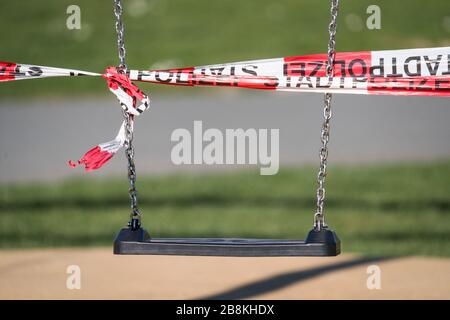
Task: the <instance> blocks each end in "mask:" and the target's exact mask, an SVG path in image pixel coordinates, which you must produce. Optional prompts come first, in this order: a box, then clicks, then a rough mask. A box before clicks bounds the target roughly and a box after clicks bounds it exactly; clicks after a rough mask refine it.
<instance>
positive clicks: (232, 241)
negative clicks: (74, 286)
mask: <svg viewBox="0 0 450 320" xmlns="http://www.w3.org/2000/svg"><path fill="white" fill-rule="evenodd" d="M340 252H341V243H340V240H339V238H338V237H337V235H336V233H335V232H334V231H332V230H328V229H322V230H320V231H316V230H311V231H310V232H309V233H308V236H307V238H306V240H281V239H280V240H279V239H239V238H151V237H150V235H149V234H148V232H147V231H145V230H144V229H142V228H139V229H138V230H132V229H130V228H124V229H122V230H120V232H119V234H118V235H117V237H116V239H115V241H114V254H124V255H127V254H128V255H179V256H231V257H267V256H270V257H276V256H321V257H323V256H337V255H338V254H339V253H340Z"/></svg>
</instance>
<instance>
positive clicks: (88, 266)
mask: <svg viewBox="0 0 450 320" xmlns="http://www.w3.org/2000/svg"><path fill="white" fill-rule="evenodd" d="M70 265H78V266H79V267H80V269H81V289H79V290H76V289H74V290H69V289H67V287H66V281H67V277H68V276H69V275H68V274H67V273H66V272H67V267H68V266H70ZM370 265H377V266H379V268H380V270H381V289H379V290H377V289H373V290H369V289H368V288H367V284H366V283H367V278H368V274H367V268H368V266H370ZM449 271H450V259H448V258H446V259H444V258H429V257H427V258H423V257H407V258H392V259H363V258H360V257H358V256H355V255H349V254H343V255H341V256H339V257H333V258H224V257H173V256H115V255H113V254H112V253H111V249H110V248H90V249H45V250H3V251H0V299H52V298H57V299H198V298H207V299H256V298H261V299H449V298H450V272H449Z"/></svg>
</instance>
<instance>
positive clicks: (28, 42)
mask: <svg viewBox="0 0 450 320" xmlns="http://www.w3.org/2000/svg"><path fill="white" fill-rule="evenodd" d="M123 3H124V10H125V14H124V20H125V42H126V47H127V61H128V64H129V66H130V67H132V68H137V69H148V68H152V67H157V68H164V67H183V66H192V65H204V64H213V63H221V62H232V61H240V60H247V59H259V58H271V57H283V56H289V55H301V54H311V53H321V52H325V51H326V43H327V39H328V33H327V26H328V22H329V1H325V0H319V1H318V0H302V1H300V0H280V1H273V0H258V1H238V0H228V1H219V0H124V1H123ZM71 4H76V5H78V6H79V7H80V9H81V30H68V29H67V28H66V19H67V17H68V14H66V9H67V7H68V6H69V5H71ZM372 4H376V5H378V6H379V7H380V9H381V29H380V30H368V29H367V28H366V25H365V24H366V19H367V17H368V14H367V13H366V9H367V7H368V6H369V5H372ZM0 35H1V41H2V46H1V48H0V60H3V61H12V62H19V63H28V64H37V65H48V66H55V67H67V68H74V69H81V70H87V71H96V72H101V71H103V70H104V68H105V67H106V66H109V65H116V64H117V61H118V59H117V49H116V34H115V29H114V16H113V8H112V0H111V1H89V0H75V1H74V0H43V1H27V2H26V4H24V3H23V2H21V1H2V2H1V3H0ZM447 45H450V1H445V0H428V1H426V2H424V1H423V0H408V1H406V0H403V1H390V0H358V1H356V0H344V1H341V5H340V14H339V19H338V34H337V50H338V51H358V50H382V49H401V48H415V47H433V46H447ZM143 86H144V87H147V88H146V90H147V91H153V90H176V92H178V93H180V92H181V93H195V92H201V93H203V90H204V89H203V90H202V89H197V88H195V89H194V88H167V87H165V88H162V87H164V86H159V87H158V86H154V85H150V84H144V85H143ZM150 87H151V89H150ZM104 93H105V84H104V83H103V81H101V80H99V79H89V78H84V79H42V80H40V81H32V82H31V83H30V82H28V81H27V82H26V83H23V82H21V83H14V84H13V83H4V84H2V85H1V86H0V96H16V97H17V96H20V97H24V96H30V95H31V96H33V95H41V96H48V95H51V96H54V95H61V96H65V95H79V94H101V95H103V94H104Z"/></svg>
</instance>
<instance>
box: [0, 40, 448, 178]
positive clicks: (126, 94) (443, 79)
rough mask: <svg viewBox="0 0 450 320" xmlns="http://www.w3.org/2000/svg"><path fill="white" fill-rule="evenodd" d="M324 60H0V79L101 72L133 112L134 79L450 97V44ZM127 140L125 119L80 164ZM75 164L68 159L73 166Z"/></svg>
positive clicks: (143, 100) (90, 164)
mask: <svg viewBox="0 0 450 320" xmlns="http://www.w3.org/2000/svg"><path fill="white" fill-rule="evenodd" d="M326 61H327V55H325V54H313V55H307V56H293V57H285V58H278V59H265V60H253V61H243V62H235V63H225V64H216V65H208V66H200V67H191V68H180V69H167V70H144V71H139V70H129V71H128V72H127V74H121V73H119V72H118V71H117V69H116V68H115V67H108V68H107V69H106V72H105V73H104V74H99V73H92V72H86V71H80V70H71V69H62V68H53V67H44V66H36V65H27V64H17V63H11V62H0V82H5V81H15V80H23V79H36V78H46V77H69V76H97V77H98V76H102V77H103V78H105V79H106V80H107V81H108V87H109V89H110V91H111V92H112V93H114V94H115V95H116V97H117V98H118V99H119V102H120V104H121V106H122V108H123V109H124V110H125V111H126V112H128V113H129V114H130V115H133V116H138V115H140V114H141V113H142V112H144V111H145V110H147V109H148V107H149V105H150V99H149V97H148V96H147V95H146V94H145V93H143V92H142V91H140V90H139V88H138V87H137V86H135V85H134V84H133V83H132V82H131V81H132V80H133V81H144V82H151V83H157V84H166V85H182V86H224V87H238V88H250V89H264V90H277V91H294V92H320V93H323V92H332V93H352V94H388V95H406V96H410V95H412V96H450V47H442V48H423V49H407V50H386V51H360V52H342V53H336V57H335V65H334V69H335V72H334V77H332V78H328V77H327V76H326V74H325V68H326ZM138 102H139V105H138ZM132 118H133V117H132ZM132 125H133V123H132ZM124 143H125V128H124V124H122V126H121V128H120V130H119V133H118V134H117V136H116V138H115V139H114V140H111V141H109V142H106V143H102V144H99V145H97V146H96V147H94V148H93V149H91V150H89V151H88V152H87V153H86V154H85V155H84V156H83V158H81V159H80V160H79V161H78V162H77V164H84V165H85V168H86V170H93V169H98V168H100V167H101V166H102V165H103V164H104V163H106V162H107V161H108V160H109V159H110V158H111V157H112V156H113V155H114V154H115V153H116V152H117V151H118V150H119V149H120V148H121V147H122V146H123V145H124ZM77 164H75V163H73V162H70V165H72V166H76V165H77Z"/></svg>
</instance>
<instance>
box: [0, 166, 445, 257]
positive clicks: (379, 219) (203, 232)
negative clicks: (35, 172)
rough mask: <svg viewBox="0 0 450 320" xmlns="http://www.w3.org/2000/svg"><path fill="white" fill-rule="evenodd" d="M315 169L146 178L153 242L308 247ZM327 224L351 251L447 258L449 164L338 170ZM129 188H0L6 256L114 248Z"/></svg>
mask: <svg viewBox="0 0 450 320" xmlns="http://www.w3.org/2000/svg"><path fill="white" fill-rule="evenodd" d="M314 176H315V169H314V168H298V169H296V168H291V169H286V170H281V171H280V173H279V174H278V175H276V176H259V175H258V173H257V172H256V171H244V172H236V173H231V174H208V175H175V176H161V177H151V178H150V177H149V178H143V177H140V178H139V183H138V187H139V191H140V208H141V211H142V212H143V214H144V220H143V221H144V226H145V227H146V228H147V229H148V230H149V231H150V232H151V234H152V235H153V236H164V237H166V236H167V237H171V236H178V237H181V236H186V237H188V236H204V237H216V236H217V237H268V238H303V237H304V236H305V235H306V233H307V231H308V230H309V229H310V228H311V219H312V213H313V212H314V190H315V181H314ZM328 180H329V181H328V188H327V191H328V194H327V207H326V208H327V213H328V215H327V218H328V222H329V223H330V224H331V225H332V227H333V228H334V229H336V230H337V231H338V234H339V236H340V238H341V240H342V242H343V250H344V251H345V252H358V253H362V254H364V255H434V256H450V216H449V214H450V197H449V195H450V184H449V181H450V161H441V162H432V163H424V164H398V165H384V166H363V167H331V168H330V172H329V179H328ZM126 190H127V182H126V179H119V180H114V179H105V180H93V179H89V178H83V179H79V180H69V181H66V182H62V183H58V184H31V185H3V186H1V187H0V247H2V248H15V247H51V246H93V245H110V244H111V242H112V239H113V238H114V235H115V233H116V232H117V231H118V230H119V228H121V227H122V226H124V224H125V223H126V221H127V218H128V216H127V215H128V198H127V194H126Z"/></svg>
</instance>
